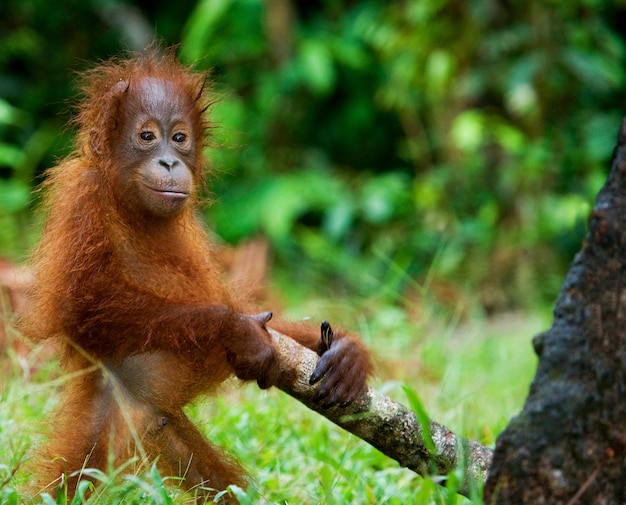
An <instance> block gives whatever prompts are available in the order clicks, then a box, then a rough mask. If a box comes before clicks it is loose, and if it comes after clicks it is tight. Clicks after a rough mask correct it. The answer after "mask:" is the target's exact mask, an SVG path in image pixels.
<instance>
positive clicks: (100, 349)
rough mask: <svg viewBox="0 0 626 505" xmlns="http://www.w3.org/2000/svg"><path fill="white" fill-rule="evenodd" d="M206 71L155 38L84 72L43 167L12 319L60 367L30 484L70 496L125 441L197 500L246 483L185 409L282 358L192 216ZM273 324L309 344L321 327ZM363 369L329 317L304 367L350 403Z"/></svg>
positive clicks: (325, 401) (199, 174) (326, 395)
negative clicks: (17, 314) (59, 389)
mask: <svg viewBox="0 0 626 505" xmlns="http://www.w3.org/2000/svg"><path fill="white" fill-rule="evenodd" d="M205 80H206V76H205V75H203V74H199V73H195V72H193V71H191V70H189V69H187V68H185V67H183V66H182V65H181V64H180V63H178V61H177V59H176V57H175V56H174V55H173V53H171V52H167V51H166V52H164V53H158V52H156V51H155V52H152V53H149V54H146V55H142V56H138V57H133V58H130V59H127V60H112V61H109V62H107V63H104V64H103V65H101V66H99V67H97V68H95V69H94V70H92V71H90V72H88V73H87V74H86V75H85V81H84V88H83V91H84V95H85V96H84V98H83V100H82V102H81V104H80V107H79V113H78V116H77V119H76V123H77V125H78V129H79V131H78V138H77V148H76V150H75V151H74V153H73V154H71V155H70V156H69V157H68V158H67V159H65V160H64V161H63V162H62V163H61V164H60V165H58V166H57V167H55V168H53V169H51V170H50V171H49V173H48V174H47V179H46V182H45V183H44V187H43V189H44V195H45V196H44V208H45V210H46V212H47V215H46V219H47V220H46V224H45V229H44V232H43V237H42V239H41V243H40V244H39V246H38V248H37V249H36V251H35V253H34V255H33V258H32V265H33V269H34V273H35V283H34V284H35V287H34V288H33V290H32V293H31V297H30V310H29V312H28V313H27V314H26V315H25V316H24V318H23V320H22V323H21V325H22V329H23V331H24V332H25V334H26V335H28V336H30V337H31V338H34V339H36V340H42V339H54V341H55V342H56V344H57V346H58V349H59V355H60V359H61V363H62V365H63V368H64V370H65V372H66V374H67V377H68V379H67V380H68V382H67V384H66V386H65V388H64V391H63V397H62V401H61V404H60V406H59V407H58V409H57V410H56V413H55V414H54V417H53V418H52V420H51V423H50V424H51V426H52V433H51V435H50V441H49V443H48V444H46V445H45V446H44V448H43V449H42V454H40V459H41V460H42V463H41V465H40V467H41V468H43V475H41V479H40V484H41V486H52V490H53V491H54V488H55V487H56V486H58V485H59V483H60V482H62V483H63V486H66V488H67V493H68V494H69V495H70V496H71V495H73V494H74V493H75V491H76V486H77V482H78V480H79V479H81V478H82V479H85V478H87V476H85V475H81V469H83V468H98V469H101V470H107V469H109V468H110V465H111V462H112V464H113V467H114V468H116V467H119V466H120V465H122V464H123V463H124V462H126V461H127V460H128V459H129V458H131V457H133V456H137V455H138V456H140V457H141V458H142V460H143V461H152V460H155V459H158V467H159V469H160V471H161V473H162V474H164V475H173V476H178V477H180V478H181V479H182V485H183V487H184V488H185V489H190V490H193V489H196V490H198V489H199V490H201V493H203V494H202V497H203V499H204V498H212V497H214V496H215V494H216V493H217V492H218V491H220V490H224V489H226V488H227V486H228V485H230V484H237V485H239V486H245V484H246V477H245V474H244V472H243V470H242V469H241V467H240V466H239V465H238V464H237V463H236V462H235V461H233V460H232V459H230V458H229V457H228V456H225V455H224V454H223V453H222V452H221V451H220V450H219V449H217V448H215V447H213V446H212V445H210V444H209V443H208V442H207V441H206V440H205V438H204V437H203V436H202V434H201V433H200V432H199V431H198V429H197V428H196V427H195V426H194V425H193V424H192V423H191V421H190V420H189V419H188V418H187V416H186V415H185V414H184V412H183V407H184V406H185V405H186V404H187V403H189V402H190V401H192V400H193V399H194V398H196V397H197V396H199V395H202V394H207V393H211V392H212V391H213V390H214V389H215V388H216V386H217V385H219V384H220V383H221V382H223V381H224V380H225V379H227V378H228V377H230V376H232V375H233V374H234V375H236V376H237V377H238V378H240V379H243V380H256V381H258V383H259V385H260V386H261V387H262V388H268V387H270V386H272V385H273V384H274V383H275V381H276V377H277V372H278V367H277V355H276V351H275V349H274V347H273V345H272V342H271V340H270V337H269V334H268V332H267V331H266V324H269V323H270V320H271V318H272V314H271V313H270V312H263V313H260V314H256V315H251V314H250V309H248V308H247V307H248V305H247V303H246V300H242V299H240V298H241V296H238V293H237V292H235V291H233V290H232V289H229V288H228V287H227V286H226V285H225V284H224V281H223V279H222V273H221V272H220V269H219V268H218V265H217V262H216V260H215V257H214V253H213V252H212V249H211V246H210V245H209V243H208V238H207V235H206V233H205V231H204V229H203V226H202V224H201V223H200V222H199V221H198V218H197V212H198V205H199V197H198V194H199V190H201V189H202V188H203V185H204V181H205V175H206V174H205V172H204V169H205V167H206V166H207V163H206V159H205V155H204V151H205V148H206V147H207V130H208V127H209V122H208V119H207V117H206V114H205V112H206V109H207V106H208V97H207V92H206V88H205ZM271 323H272V327H274V328H276V329H277V330H279V331H281V332H283V333H285V334H287V335H290V336H291V337H292V338H294V339H295V340H297V341H298V342H300V343H301V344H303V345H304V346H306V347H309V348H311V349H313V350H316V351H319V350H320V334H319V330H318V329H314V328H309V327H307V326H304V325H300V324H290V323H281V322H275V321H274V320H272V321H271ZM321 348H323V346H321ZM371 368H372V367H371V360H370V356H369V353H368V351H367V350H366V348H365V347H364V346H363V345H362V344H361V342H360V341H359V340H358V339H356V338H355V337H352V336H350V335H347V334H343V333H341V332H336V333H335V334H334V335H333V339H332V343H331V345H330V347H329V348H328V349H327V350H325V352H324V353H323V354H322V357H321V359H320V362H319V365H318V367H317V369H316V371H315V372H314V374H313V377H314V378H315V379H316V380H318V381H319V382H320V390H319V397H320V399H319V401H320V402H321V404H322V405H324V406H334V405H347V404H349V403H350V402H352V401H353V400H354V399H355V398H356V397H357V395H358V394H359V392H360V391H361V389H362V388H363V386H364V384H365V381H366V378H367V376H368V374H370V372H371ZM60 479H61V480H60ZM223 499H224V500H234V498H232V497H228V496H225V497H224V498H223Z"/></svg>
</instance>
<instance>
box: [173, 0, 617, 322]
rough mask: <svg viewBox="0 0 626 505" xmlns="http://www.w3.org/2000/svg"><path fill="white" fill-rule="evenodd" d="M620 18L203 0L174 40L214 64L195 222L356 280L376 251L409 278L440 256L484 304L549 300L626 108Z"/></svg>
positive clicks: (549, 10) (598, 7) (450, 3)
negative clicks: (253, 238) (200, 209)
mask: <svg viewBox="0 0 626 505" xmlns="http://www.w3.org/2000/svg"><path fill="white" fill-rule="evenodd" d="M617 12H622V11H621V10H620V8H618V7H615V6H613V5H612V4H610V3H609V2H603V1H600V2H582V1H581V2H569V3H564V2H548V3H546V2H542V1H533V2H531V3H530V4H528V3H514V4H511V5H508V6H507V8H506V9H504V8H502V9H499V8H496V7H495V6H494V5H492V4H491V3H490V2H482V1H481V2H472V3H469V4H468V3H466V2H459V1H457V0H428V1H422V2H404V3H396V2H393V3H388V2H384V1H382V0H378V1H375V0H372V1H368V2H357V3H353V4H349V5H339V4H337V3H334V2H326V3H322V4H316V6H315V7H305V6H303V5H295V4H292V3H290V2H270V3H269V4H264V3H263V2H261V1H260V0H228V1H221V2H212V1H203V2H200V3H199V4H198V6H197V8H196V10H195V11H194V13H193V14H192V16H191V17H190V19H189V22H188V24H187V28H186V30H185V35H184V42H183V45H182V51H181V53H182V55H183V57H184V58H185V59H187V60H188V61H199V62H200V64H201V65H209V66H212V67H213V69H214V71H213V74H214V76H215V79H216V82H217V84H216V86H217V89H218V92H219V94H220V98H221V103H220V105H219V106H217V108H216V115H217V116H218V118H219V119H222V118H227V119H226V121H225V122H224V123H223V127H222V129H221V130H218V132H217V136H218V141H217V144H218V145H226V146H228V147H229V148H230V152H227V153H224V154H220V155H219V163H218V168H219V170H221V171H222V172H225V173H226V174H228V176H226V177H223V178H222V181H221V182H218V183H217V184H216V185H215V186H214V188H215V193H216V194H217V195H218V196H219V200H220V205H219V206H217V207H215V208H214V209H213V210H211V211H210V212H209V218H210V219H211V220H212V222H213V223H214V224H215V225H216V227H217V229H218V232H219V233H220V234H221V235H223V236H225V237H226V238H227V239H228V240H230V241H236V240H238V239H240V238H241V237H243V236H246V235H250V234H254V233H264V234H267V235H269V236H270V237H271V238H272V239H273V242H274V245H275V247H276V249H277V252H278V258H279V259H280V260H283V261H285V262H286V264H287V265H292V264H294V261H297V260H295V258H301V257H302V255H303V254H304V255H305V257H308V258H309V259H310V260H311V261H312V262H314V263H315V264H316V267H315V268H316V269H317V268H319V267H320V266H321V268H322V270H323V271H325V272H326V274H329V275H334V276H337V274H339V276H340V278H341V279H343V281H345V282H347V283H348V284H349V285H350V287H351V288H353V289H354V288H356V289H362V290H367V289H369V288H370V287H371V286H370V285H369V284H368V283H367V282H365V283H364V282H363V281H362V272H363V271H367V272H368V273H369V275H371V276H374V277H376V276H384V275H385V272H386V271H387V265H388V264H389V261H392V262H395V263H399V264H402V265H404V266H406V267H407V269H408V274H409V275H410V276H411V277H414V278H418V279H423V278H424V276H425V275H427V274H428V272H429V270H430V268H431V265H432V262H433V258H434V257H435V256H437V257H438V260H439V263H438V264H437V265H436V266H435V268H437V275H438V277H439V278H443V279H450V280H453V281H454V282H455V283H460V284H462V285H465V286H466V287H467V288H468V289H471V290H474V291H476V290H478V291H479V292H484V293H490V294H488V295H481V296H479V299H480V301H481V302H482V304H483V305H484V306H485V308H487V309H488V310H491V309H494V310H499V309H502V308H508V307H511V306H520V305H522V306H523V305H524V304H528V303H532V302H530V299H532V298H534V297H536V295H540V297H541V295H548V296H549V297H550V298H552V297H553V296H554V293H555V291H556V289H557V287H558V284H557V283H558V282H560V276H559V275H558V273H562V272H563V271H564V268H565V265H566V264H567V263H568V262H569V261H570V259H571V257H572V255H573V253H574V252H575V251H576V250H577V248H578V244H579V243H580V240H581V238H582V222H583V220H584V219H585V217H586V214H587V213H588V211H589V208H590V204H591V202H592V199H593V196H594V194H595V192H596V191H597V190H598V189H599V186H600V185H601V184H602V182H603V179H604V173H605V167H606V164H607V162H608V158H609V156H610V153H611V150H612V147H613V139H614V136H615V131H616V130H617V127H618V126H619V122H620V116H621V114H622V111H620V110H619V109H617V108H616V107H615V106H614V105H613V103H619V101H618V99H619V98H620V97H621V96H623V93H622V92H621V91H620V87H623V86H624V84H626V74H625V72H624V70H623V68H624V59H625V56H626V45H625V43H624V39H623V38H621V37H620V36H619V35H618V33H617V32H616V31H614V30H613V28H612V19H611V16H613V15H615V14H616V13H617ZM461 20H462V21H461ZM231 112H234V114H232V115H231V114H230V113H231ZM219 119H218V123H219ZM233 188H234V189H233ZM349 265H352V267H351V268H350V266H349ZM298 267H299V269H300V270H303V269H306V268H305V267H306V264H304V265H303V264H302V263H300V264H299V265H298ZM335 279H337V277H335ZM460 279H464V280H463V281H460ZM546 279H547V280H548V282H546ZM399 288H400V289H401V288H402V286H399Z"/></svg>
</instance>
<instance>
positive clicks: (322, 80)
mask: <svg viewBox="0 0 626 505" xmlns="http://www.w3.org/2000/svg"><path fill="white" fill-rule="evenodd" d="M299 59H300V69H301V71H302V76H303V79H304V82H305V84H306V85H307V86H309V88H310V89H311V90H312V91H313V92H314V93H316V94H321V95H325V94H327V93H329V92H330V91H331V90H332V89H333V87H334V83H335V78H336V76H335V69H334V67H333V61H332V57H331V54H330V51H329V50H328V47H327V46H326V44H325V43H324V42H322V41H321V40H318V39H310V40H305V41H303V42H302V44H301V46H300V57H299Z"/></svg>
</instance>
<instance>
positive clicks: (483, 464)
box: [269, 329, 493, 497]
mask: <svg viewBox="0 0 626 505" xmlns="http://www.w3.org/2000/svg"><path fill="white" fill-rule="evenodd" d="M269 331H270V334H271V335H272V338H273V340H274V344H275V345H276V348H277V349H278V352H279V355H280V367H281V373H280V378H279V382H278V384H277V387H278V388H279V389H281V390H282V391H284V392H285V393H287V394H289V395H290V396H293V397H294V398H295V399H297V400H298V401H300V402H301V403H303V404H304V405H306V406H307V407H308V408H310V409H311V410H314V411H315V412H317V413H319V414H321V415H322V416H324V417H326V418H327V419H329V420H331V421H332V422H334V423H335V424H337V425H338V426H340V427H342V428H343V429H345V430H347V431H349V432H350V433H352V434H354V435H356V436H357V437H359V438H361V439H363V440H365V441H366V442H368V443H369V444H371V445H372V446H374V447H375V448H376V449H378V450H379V451H381V452H382V453H383V454H385V455H387V456H389V457H390V458H393V459H395V460H396V461H397V462H398V463H400V465H401V466H403V467H406V468H409V469H411V470H413V471H414V472H417V473H418V474H420V475H422V476H427V475H430V476H443V477H444V478H443V479H439V480H438V481H437V482H438V483H440V484H445V477H446V476H447V474H448V473H449V472H450V471H452V470H454V469H456V468H457V467H460V468H461V469H462V470H463V477H462V480H461V482H459V484H458V488H457V489H456V491H457V493H459V494H461V495H463V496H467V497H471V496H475V495H476V494H478V493H479V490H480V489H481V488H482V484H483V483H484V482H485V479H486V478H487V473H488V472H489V467H490V465H491V459H492V456H493V451H492V450H491V449H489V448H487V447H484V446H482V445H481V444H479V443H478V442H475V441H471V440H467V439H465V438H463V437H460V436H458V435H456V434H454V433H453V432H452V431H450V430H449V429H448V428H446V427H445V426H443V425H441V424H439V423H436V422H434V421H429V425H428V429H429V431H430V434H429V435H430V439H432V442H433V444H434V450H433V451H430V450H429V449H428V445H430V447H431V448H432V447H433V445H431V444H430V440H428V442H426V441H425V438H426V439H427V438H428V434H425V433H424V427H423V426H422V424H420V422H419V421H418V419H417V416H416V415H415V413H414V412H413V411H411V410H410V409H408V408H406V407H404V406H403V405H401V404H399V403H396V402H394V401H393V400H391V399H390V398H388V397H387V396H385V395H383V394H381V393H379V392H377V391H375V390H374V389H372V388H370V387H366V388H365V389H364V391H363V392H362V393H361V395H360V396H359V398H357V400H356V401H355V402H354V403H353V404H352V405H350V406H349V407H346V408H340V407H332V408H329V409H324V408H321V407H320V406H319V405H318V404H317V403H316V401H315V400H314V395H315V391H316V390H317V385H314V386H311V385H310V384H309V377H311V374H312V373H313V370H314V369H315V366H316V364H317V360H318V356H317V354H316V353H315V352H313V351H311V350H309V349H307V348H305V347H303V346H301V345H300V344H298V343H297V342H296V341H294V340H293V339H291V338H289V337H286V336H284V335H282V334H280V333H278V332H276V331H274V330H272V329H270V330H269ZM423 424H426V423H423Z"/></svg>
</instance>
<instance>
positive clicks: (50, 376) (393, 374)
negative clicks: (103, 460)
mask: <svg viewBox="0 0 626 505" xmlns="http://www.w3.org/2000/svg"><path fill="white" fill-rule="evenodd" d="M311 306H314V307H315V311H316V312H318V313H327V312H331V313H332V312H333V311H334V312H337V313H338V312H339V311H340V310H341V309H345V307H337V305H333V306H332V307H331V306H330V304H329V302H326V301H321V302H314V303H313V304H312V305H311ZM311 306H309V307H308V308H309V309H310V308H311ZM302 310H303V311H304V310H305V309H304V308H302ZM361 313H367V317H365V316H361ZM343 319H344V322H346V321H347V322H346V326H347V325H350V326H351V327H354V328H357V329H358V330H359V331H360V333H361V334H362V335H363V338H364V339H365V340H366V342H367V343H368V345H370V347H372V348H373V349H374V352H375V354H376V356H377V357H378V368H379V374H378V377H377V378H376V379H375V380H374V383H373V386H375V387H376V388H377V389H379V390H381V391H383V392H385V393H386V394H389V395H390V396H392V397H393V398H394V399H396V400H397V401H400V402H402V403H404V404H407V405H408V401H407V399H406V396H405V393H404V392H403V388H402V386H403V385H406V386H408V387H409V388H410V389H411V390H412V391H414V392H415V393H416V394H417V395H418V396H419V397H420V399H421V401H422V403H423V405H424V407H425V409H426V411H427V412H428V413H429V414H430V416H431V417H432V418H433V419H435V420H436V421H438V422H441V423H443V424H445V425H446V426H448V427H449V428H450V429H452V430H453V431H455V432H457V433H459V434H462V435H464V436H467V437H469V438H473V439H475V440H478V441H480V442H482V443H484V444H493V443H494V442H495V439H496V437H497V435H498V433H499V432H500V431H501V430H502V429H503V428H504V427H505V426H506V424H507V422H508V419H509V418H510V417H511V416H513V415H514V414H515V413H517V412H518V411H519V409H520V408H521V407H522V405H523V402H524V398H525V396H526V394H527V390H528V385H529V383H530V380H531V379H532V376H533V374H534V368H535V364H536V361H535V358H534V355H533V352H532V347H531V339H532V337H533V336H534V335H535V334H536V333H537V332H539V331H541V330H543V329H545V328H546V327H547V325H548V323H549V321H548V320H546V319H545V318H541V317H538V316H536V315H527V314H524V315H510V316H506V317H503V318H500V319H498V320H495V321H485V320H471V321H469V322H464V323H458V322H455V320H454V318H453V319H452V320H450V321H446V319H445V318H444V317H443V316H438V317H434V316H428V317H421V318H419V319H415V318H413V319H411V318H410V317H409V315H408V314H407V313H406V312H404V311H402V310H399V309H397V308H395V307H391V306H382V307H380V306H379V307H376V308H375V309H374V310H367V309H363V310H362V311H361V312H360V313H359V312H357V311H356V310H352V311H346V310H343ZM7 366H8V368H4V369H3V368H2V367H7ZM0 370H2V371H1V372H0V373H2V374H3V375H0V503H1V504H2V505H4V504H7V505H8V504H13V503H31V501H32V500H31V497H29V496H28V495H27V494H26V492H25V491H24V489H25V485H26V484H27V482H28V478H29V475H28V472H27V470H26V468H25V466H24V465H22V464H21V462H22V461H24V460H25V459H27V458H28V455H29V452H30V450H31V448H32V447H33V446H35V445H36V444H37V443H39V442H40V441H41V437H40V436H39V435H38V433H39V431H40V428H41V427H42V426H45V419H46V417H45V416H46V413H47V412H48V411H49V410H50V409H51V408H52V406H53V405H54V403H55V400H56V398H57V390H58V386H59V382H60V381H59V377H58V368H57V364H56V362H55V361H51V362H48V363H46V364H45V366H44V368H43V369H42V370H40V371H39V372H38V373H37V374H36V376H35V377H34V378H31V379H28V380H27V379H24V378H23V377H22V375H21V370H20V367H19V366H18V365H17V362H16V360H15V359H14V358H13V357H11V356H9V357H4V358H0ZM61 379H62V377H61ZM189 413H190V414H191V415H192V417H193V418H194V419H195V420H196V421H197V422H198V424H199V425H200V426H201V427H202V429H203V431H204V432H205V433H206V434H207V436H208V437H209V438H210V439H211V440H212V441H214V442H215V443H217V444H219V445H221V446H223V447H224V448H227V451H228V452H230V453H231V454H234V455H236V456H237V457H238V459H239V460H240V461H241V462H242V463H243V464H244V466H245V467H246V468H247V470H248V471H249V473H250V475H251V476H252V479H253V483H252V485H251V486H250V488H249V489H248V490H247V492H246V493H245V494H244V492H243V491H241V490H236V491H237V493H238V495H239V497H240V500H241V502H242V504H245V503H255V504H256V503H268V504H335V503H337V504H382V503H385V504H396V503H397V504H407V503H414V504H457V503H459V504H460V503H470V502H469V500H467V499H465V498H461V497H458V496H457V495H455V494H454V493H448V492H447V491H446V490H445V489H443V488H441V487H440V486H438V485H436V484H435V483H434V482H433V480H431V479H425V478H422V477H419V476H417V475H416V474H414V473H413V472H411V471H409V470H406V469H403V468H400V467H399V466H398V464H397V463H395V462H394V461H393V460H391V459H389V458H387V457H386V456H384V455H382V454H381V453H379V452H378V451H377V450H375V449H373V448H372V447H370V446H369V445H368V444H366V443H365V442H363V441H361V440H359V439H357V438H356V437H354V436H352V435H350V434H348V433H346V432H344V431H343V430H341V429H340V428H338V427H336V426H334V425H333V424H332V423H330V422H329V421H327V420H326V419H324V418H322V417H321V416H319V415H317V414H315V413H314V412H312V411H309V410H308V409H307V408H305V407H304V406H302V405H301V404H299V403H298V402H297V401H295V400H293V399H292V398H290V397H288V396H287V395H285V394H283V393H281V392H280V391H278V390H270V391H260V390H259V389H258V388H257V387H256V386H254V385H246V386H243V387H241V386H239V385H238V384H235V383H231V384H227V385H226V386H225V387H224V389H223V391H222V392H221V394H220V396H218V397H217V398H211V399H203V400H202V401H200V402H198V403H197V404H195V405H193V406H191V407H189ZM101 478H102V480H103V484H101V485H100V486H99V487H98V488H97V491H96V493H95V494H94V495H93V496H92V498H91V499H90V501H89V503H93V504H96V503H97V504H104V503H129V504H130V503H154V504H160V503H163V504H167V503H182V500H183V498H182V497H181V496H180V493H177V492H176V488H175V486H174V487H169V486H168V487H165V488H164V486H163V482H162V479H161V477H160V476H159V475H158V473H157V472H155V471H148V472H147V473H146V474H143V475H141V476H133V475H126V476H124V475H123V472H121V475H118V476H115V478H113V477H112V476H106V475H102V476H101ZM49 503H53V502H52V501H50V502H49ZM76 503H80V500H77V501H76ZM475 503H480V501H479V500H477V501H475Z"/></svg>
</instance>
